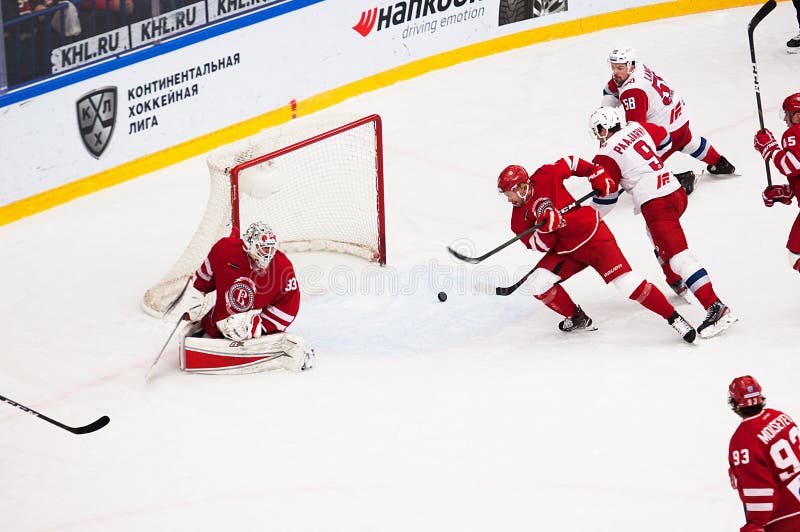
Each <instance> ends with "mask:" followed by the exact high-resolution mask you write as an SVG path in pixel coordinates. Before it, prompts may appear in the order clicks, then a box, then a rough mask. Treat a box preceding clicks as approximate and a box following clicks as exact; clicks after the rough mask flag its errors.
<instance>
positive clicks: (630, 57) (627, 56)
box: [608, 46, 638, 68]
mask: <svg viewBox="0 0 800 532" xmlns="http://www.w3.org/2000/svg"><path fill="white" fill-rule="evenodd" d="M637 59H638V57H637V56H636V49H635V48H631V47H630V46H618V47H616V48H614V49H613V50H611V52H610V53H609V54H608V62H609V63H625V64H626V65H628V68H631V66H633V64H634V63H636V60H637Z"/></svg>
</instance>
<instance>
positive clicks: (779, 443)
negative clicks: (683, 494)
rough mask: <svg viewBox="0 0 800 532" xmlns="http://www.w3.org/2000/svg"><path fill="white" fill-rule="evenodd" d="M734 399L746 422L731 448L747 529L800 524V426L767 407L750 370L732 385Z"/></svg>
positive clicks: (757, 531) (773, 531)
mask: <svg viewBox="0 0 800 532" xmlns="http://www.w3.org/2000/svg"><path fill="white" fill-rule="evenodd" d="M728 394H729V395H728V402H729V404H730V405H731V408H732V409H733V411H734V412H736V414H737V415H738V416H739V417H741V418H742V422H741V423H740V424H739V427H738V428H737V429H736V432H734V433H733V436H732V437H731V443H730V446H729V448H728V463H729V464H730V468H729V469H728V473H729V475H730V477H731V486H732V487H733V489H735V490H737V491H738V492H739V497H740V498H741V499H742V503H743V504H744V515H745V519H746V521H747V524H745V525H744V526H743V527H742V528H741V532H797V531H798V530H800V430H798V428H797V425H796V424H795V423H794V421H792V419H791V418H790V417H789V416H787V415H786V414H784V413H783V412H780V411H778V410H773V409H771V408H764V407H765V405H766V398H765V397H764V395H763V394H762V390H761V385H760V384H758V382H757V381H756V380H755V379H754V378H753V377H751V376H750V375H745V376H743V377H736V378H735V379H733V382H731V384H730V386H729V387H728Z"/></svg>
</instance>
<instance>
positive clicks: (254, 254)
mask: <svg viewBox="0 0 800 532" xmlns="http://www.w3.org/2000/svg"><path fill="white" fill-rule="evenodd" d="M243 240H244V250H245V252H246V253H247V255H248V256H249V257H250V258H251V259H252V260H253V262H254V263H255V264H256V266H257V267H258V268H260V269H262V270H263V269H266V268H267V266H269V263H270V262H272V258H273V257H274V256H275V252H276V251H278V237H277V236H275V233H274V232H273V231H272V228H271V227H270V226H268V225H267V224H265V223H264V222H255V223H253V224H251V225H250V227H248V228H247V231H245V233H244V238H243Z"/></svg>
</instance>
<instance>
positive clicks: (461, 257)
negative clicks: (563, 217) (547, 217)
mask: <svg viewBox="0 0 800 532" xmlns="http://www.w3.org/2000/svg"><path fill="white" fill-rule="evenodd" d="M599 192H600V191H599V190H592V191H591V192H589V193H588V194H586V195H585V196H581V197H580V198H578V199H577V200H575V201H573V202H572V203H570V204H569V205H567V206H566V207H564V208H563V209H561V210H560V211H558V212H559V213H561V214H566V213H567V212H569V211H571V210H572V209H574V208H576V207H580V205H581V203H583V202H584V201H586V200H587V199H589V198H591V197H594V196H596V195H597V194H598V193H599ZM542 225H544V224H541V223H539V224H536V225H534V226H533V227H529V228H528V229H526V230H524V231H523V232H521V233H520V234H518V235H517V236H515V237H514V238H512V239H511V240H508V241H506V242H504V243H502V244H500V245H499V246H497V247H496V248H494V249H493V250H491V251H489V252H487V253H484V254H483V255H481V256H480V257H468V256H467V255H464V254H463V253H459V252H458V251H456V250H454V249H453V248H451V247H450V246H447V251H449V252H450V254H451V255H452V256H454V257H455V258H457V259H458V260H463V261H464V262H469V263H470V264H478V263H479V262H482V261H484V260H486V259H488V258H489V257H491V256H492V255H494V254H495V253H497V252H498V251H501V250H503V249H505V248H507V247H508V246H510V245H511V244H513V243H514V242H516V241H517V240H519V239H521V238H525V237H526V236H528V235H529V234H531V233H533V232H534V231H536V230H537V229H538V228H540V227H541V226H542Z"/></svg>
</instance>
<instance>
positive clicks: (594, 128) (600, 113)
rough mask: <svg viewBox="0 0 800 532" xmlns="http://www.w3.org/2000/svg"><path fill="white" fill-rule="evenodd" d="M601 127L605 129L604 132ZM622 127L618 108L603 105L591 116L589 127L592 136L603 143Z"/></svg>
mask: <svg viewBox="0 0 800 532" xmlns="http://www.w3.org/2000/svg"><path fill="white" fill-rule="evenodd" d="M601 127H602V128H603V129H605V132H604V133H602V132H601V131H600V128H601ZM621 127H622V120H621V119H620V117H619V113H618V112H617V110H616V109H615V108H613V107H601V108H600V109H598V110H597V111H595V112H593V113H592V115H591V116H590V117H589V129H590V130H591V133H592V136H593V137H594V138H596V139H597V140H599V141H600V143H601V144H605V142H606V140H608V138H609V137H610V136H611V135H610V133H611V132H616V131H619V130H620V128H621Z"/></svg>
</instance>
